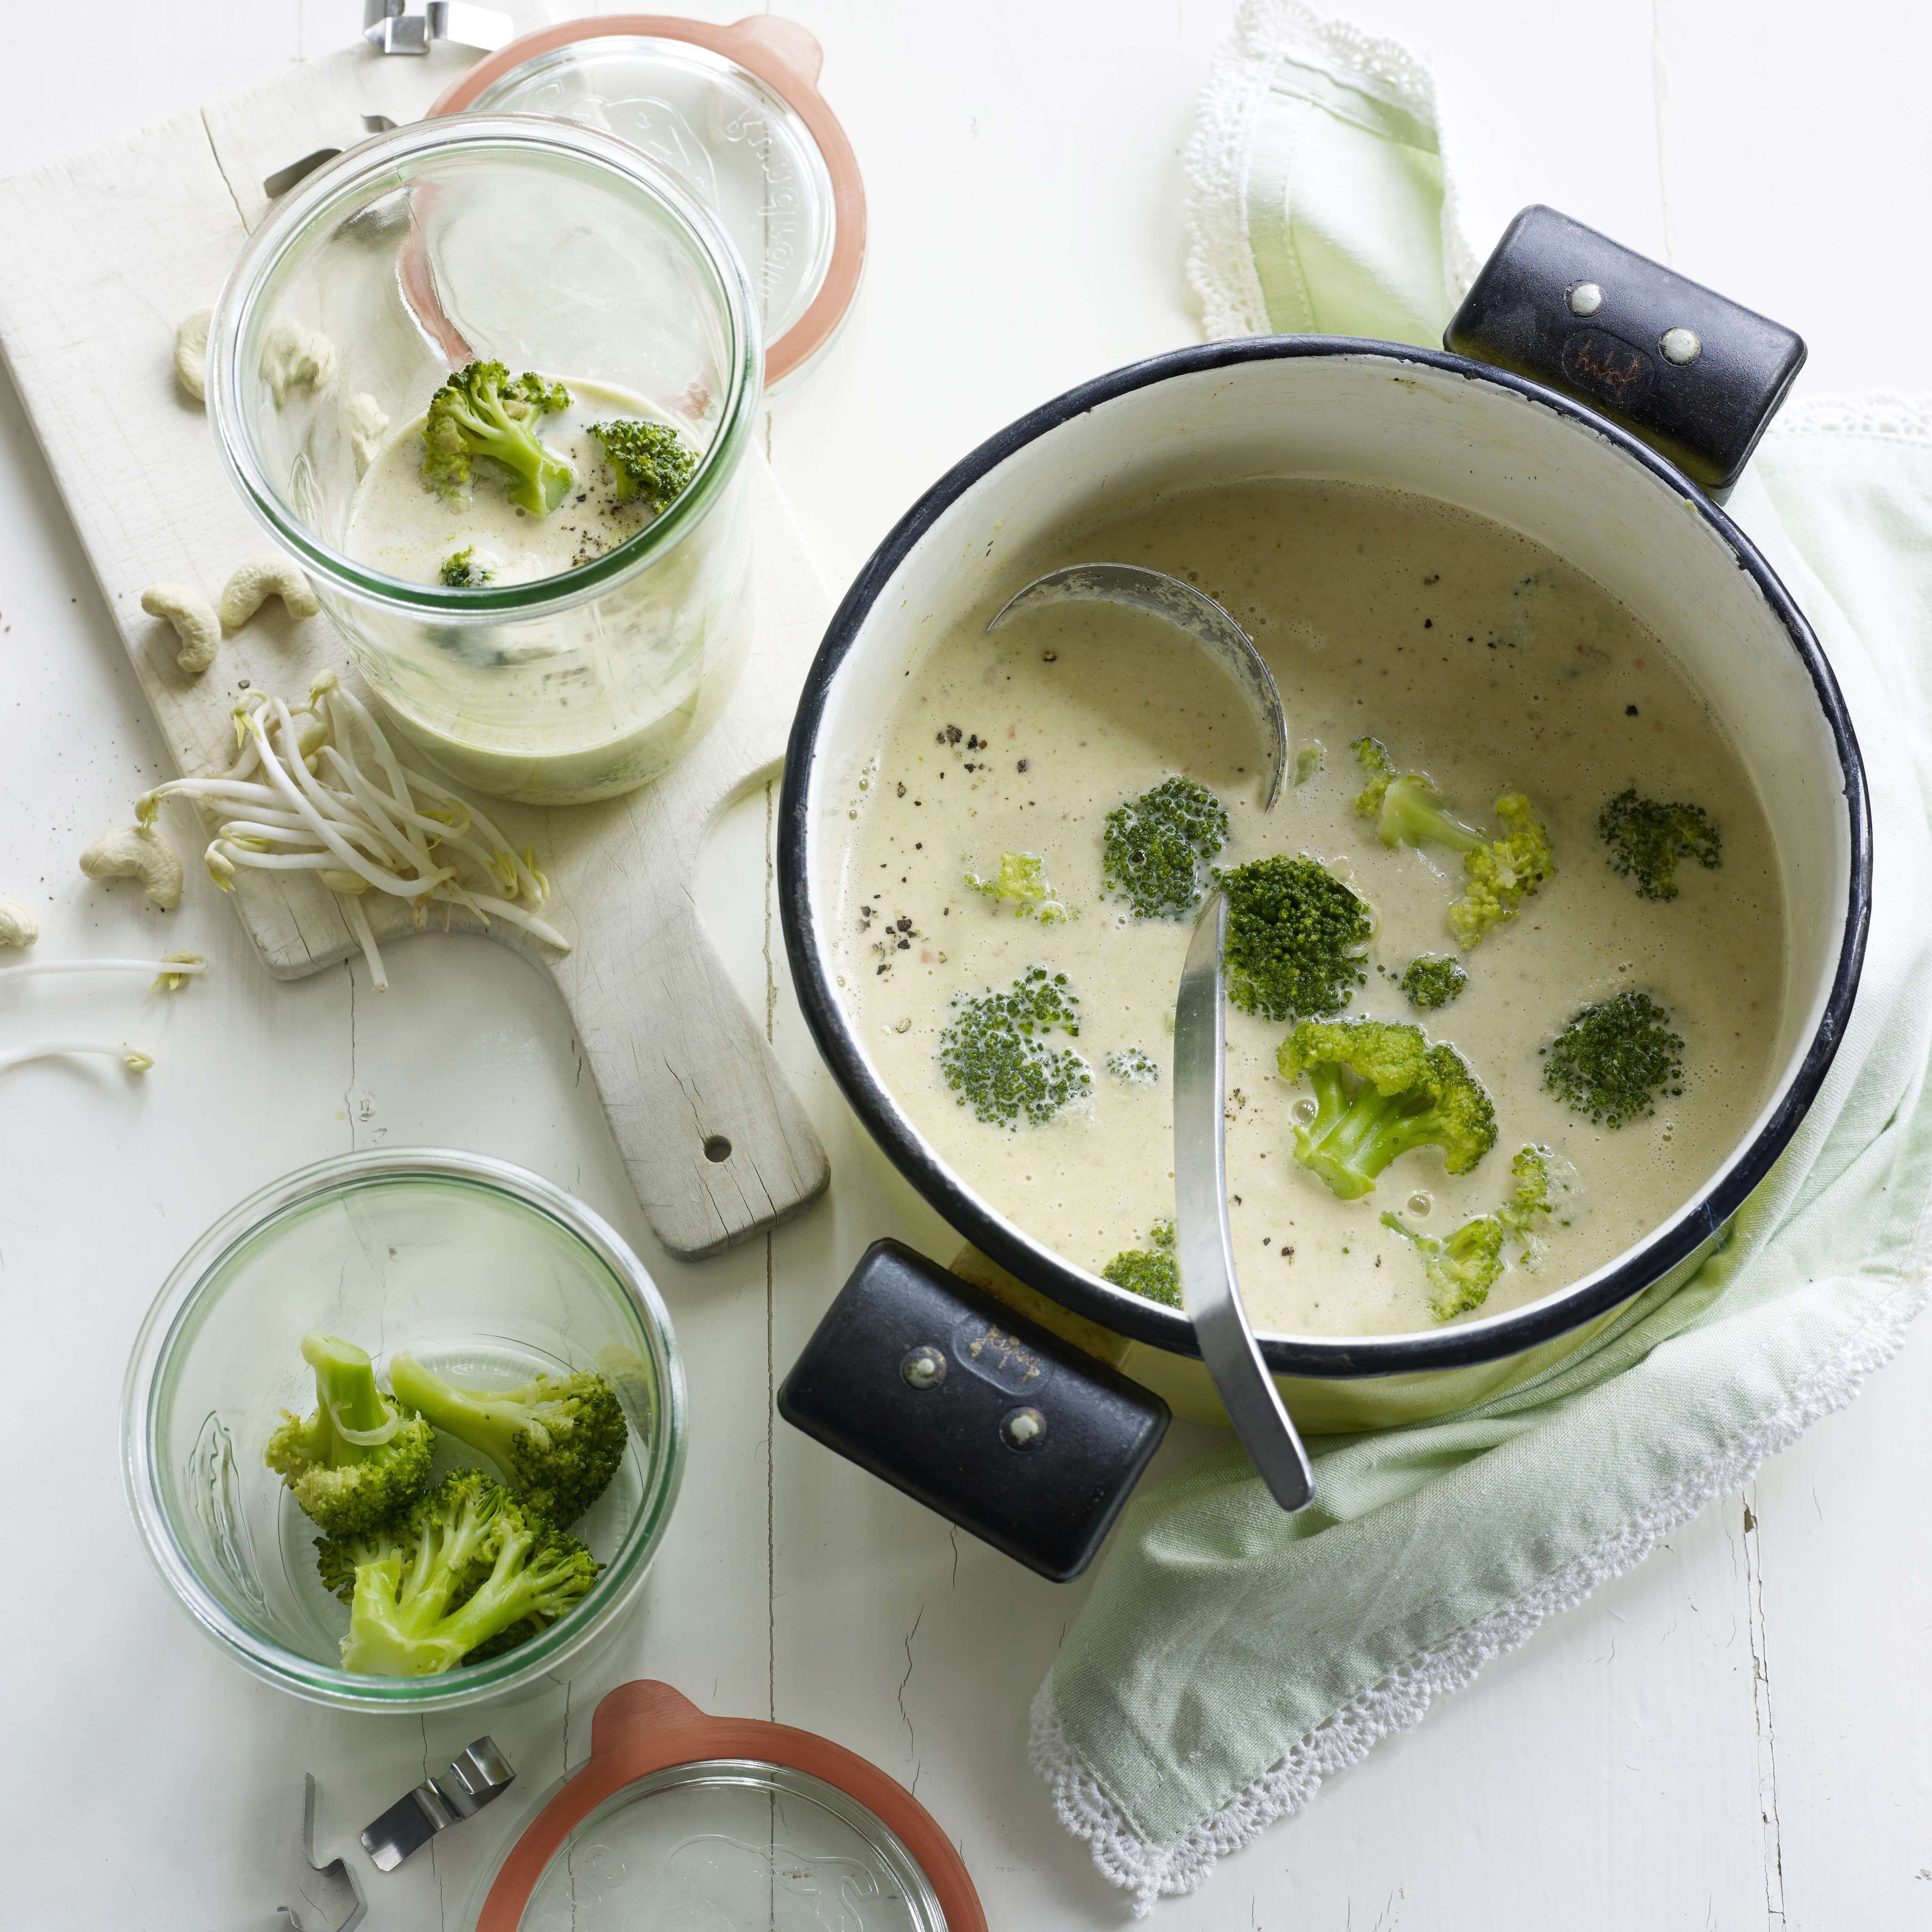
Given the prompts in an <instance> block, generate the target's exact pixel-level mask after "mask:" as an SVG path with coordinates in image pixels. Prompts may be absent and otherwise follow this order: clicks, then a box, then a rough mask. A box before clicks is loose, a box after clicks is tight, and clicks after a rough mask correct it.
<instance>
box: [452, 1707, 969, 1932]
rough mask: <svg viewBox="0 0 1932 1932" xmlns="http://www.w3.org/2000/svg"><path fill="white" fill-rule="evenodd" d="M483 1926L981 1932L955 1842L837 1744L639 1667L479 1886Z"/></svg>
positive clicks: (483, 1931) (505, 1929)
mask: <svg viewBox="0 0 1932 1932" xmlns="http://www.w3.org/2000/svg"><path fill="white" fill-rule="evenodd" d="M475 1924H476V1932H986V1912H985V1911H984V1909H983V1908H982V1906H981V1905H980V1899H979V1894H978V1893H977V1891H975V1890H974V1886H973V1881H972V1879H971V1877H970V1876H968V1873H967V1870H966V1867H965V1862H964V1861H962V1858H960V1855H959V1850H958V1849H957V1847H956V1846H955V1845H954V1844H953V1841H952V1840H951V1839H950V1838H947V1835H946V1834H945V1833H944V1832H943V1831H942V1830H941V1829H940V1827H939V1825H938V1821H937V1820H935V1819H934V1817H933V1816H932V1814H931V1813H930V1812H929V1811H927V1810H926V1808H925V1807H924V1806H923V1805H921V1804H920V1803H919V1801H918V1799H916V1798H914V1797H913V1795H912V1793H910V1792H909V1791H908V1790H906V1789H905V1787H904V1786H903V1785H901V1784H897V1783H895V1781H893V1780H892V1779H891V1778H888V1777H887V1776H886V1774H885V1773H884V1772H882V1771H881V1770H880V1769H879V1768H878V1767H877V1766H876V1765H874V1764H869V1763H867V1762H866V1760H865V1759H863V1758H862V1757H859V1756H857V1755H856V1754H855V1753H853V1752H851V1751H847V1750H846V1749H845V1748H844V1747H843V1746H842V1745H836V1744H834V1743H833V1742H832V1741H831V1739H829V1738H822V1737H819V1736H816V1735H814V1733H811V1732H810V1731H801V1730H793V1728H792V1727H790V1726H789V1725H786V1724H766V1723H764V1722H762V1721H760V1720H758V1719H756V1718H713V1717H709V1716H707V1715H706V1714H705V1713H704V1712H702V1711H700V1710H699V1709H697V1706H695V1705H694V1704H692V1703H691V1702H690V1701H689V1700H688V1699H686V1698H685V1697H681V1696H680V1695H679V1694H678V1693H677V1692H676V1691H674V1690H673V1689H672V1688H671V1687H670V1685H668V1684H660V1683H657V1682H653V1681H652V1680H651V1679H640V1680H638V1681H637V1682H634V1683H630V1684H622V1685H619V1686H618V1687H617V1688H616V1690H614V1691H610V1692H609V1693H607V1694H606V1695H605V1697H604V1698H603V1700H602V1701H601V1703H599V1704H598V1706H597V1709H596V1712H595V1715H593V1716H592V1719H591V1724H590V1757H589V1760H588V1761H587V1762H586V1763H585V1764H584V1766H583V1768H582V1769H580V1770H579V1771H577V1772H573V1773H572V1774H571V1775H570V1776H569V1777H568V1778H565V1780H564V1781H563V1782H562V1784H561V1785H560V1786H559V1787H556V1789H555V1790H553V1792H552V1793H550V1795H549V1796H547V1798H546V1799H544V1801H542V1804H541V1809H540V1810H539V1811H538V1812H537V1814H536V1815H535V1817H534V1818H532V1820H530V1821H529V1823H527V1824H526V1826H524V1828H523V1832H522V1835H520V1837H519V1838H517V1841H516V1842H515V1843H514V1844H512V1845H511V1847H510V1849H509V1850H508V1852H507V1853H506V1854H505V1856H504V1858H503V1861H502V1864H501V1865H500V1866H499V1867H498V1868H497V1870H496V1873H495V1874H494V1876H493V1877H492V1878H491V1879H490V1881H489V1884H488V1890H487V1894H486V1895H485V1897H484V1900H483V1903H482V1906H481V1911H480V1912H478V1915H477V1918H476V1921H475Z"/></svg>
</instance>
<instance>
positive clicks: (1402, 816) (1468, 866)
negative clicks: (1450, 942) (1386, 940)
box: [1349, 738, 1556, 950]
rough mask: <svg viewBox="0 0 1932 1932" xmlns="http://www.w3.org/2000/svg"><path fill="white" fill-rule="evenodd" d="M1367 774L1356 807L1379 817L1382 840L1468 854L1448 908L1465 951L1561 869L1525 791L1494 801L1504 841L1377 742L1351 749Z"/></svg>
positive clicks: (1360, 742)
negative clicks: (1470, 820) (1448, 806)
mask: <svg viewBox="0 0 1932 1932" xmlns="http://www.w3.org/2000/svg"><path fill="white" fill-rule="evenodd" d="M1349 748H1350V750H1352V751H1353V752H1354V753H1355V756H1356V757H1358V759H1359V760H1361V764H1362V767H1363V769H1364V770H1365V771H1367V772H1368V774H1369V782H1368V784H1367V787H1365V788H1364V790H1362V792H1361V793H1360V794H1359V795H1358V796H1357V798H1356V799H1355V809H1356V810H1357V811H1358V812H1360V813H1361V814H1362V816H1363V817H1364V818H1373V819H1374V820H1376V833H1377V835H1378V836H1379V838H1381V840H1382V843H1383V844H1385V845H1424V844H1432V845H1446V846H1448V847H1449V849H1450V850H1451V851H1454V852H1460V853H1462V855H1463V877H1464V878H1465V880H1467V882H1468V883H1467V884H1466V886H1465V887H1464V889H1463V896H1462V897H1461V898H1460V899H1458V900H1457V901H1456V903H1455V904H1454V905H1453V906H1451V907H1450V908H1449V926H1450V929H1451V932H1454V934H1455V935H1456V937H1457V940H1458V941H1460V942H1461V944H1462V945H1463V948H1464V950H1469V949H1472V948H1473V947H1478V946H1480V945H1481V944H1482V943H1483V941H1484V940H1485V939H1486V938H1488V936H1489V935H1490V933H1491V932H1493V930H1494V929H1496V927H1497V926H1501V925H1502V923H1503V922H1505V920H1506V919H1514V918H1515V917H1516V916H1517V913H1519V912H1520V911H1521V910H1523V901H1524V900H1525V899H1526V898H1529V895H1530V894H1531V893H1532V892H1535V890H1536V889H1537V888H1538V886H1541V885H1542V884H1543V883H1544V881H1545V880H1547V879H1549V878H1550V877H1553V875H1554V874H1555V873H1556V850H1555V848H1554V847H1553V846H1552V845H1551V844H1550V834H1549V832H1547V830H1546V829H1544V826H1543V825H1542V824H1541V822H1540V821H1539V820H1538V818H1537V817H1536V814H1535V809H1534V808H1533V807H1532V805H1531V804H1530V802H1529V799H1526V797H1524V796H1523V793H1521V792H1519V791H1512V792H1505V793H1504V794H1503V796H1502V797H1501V798H1499V799H1497V800H1496V816H1497V817H1499V819H1501V820H1502V824H1503V832H1502V837H1501V838H1496V839H1488V838H1484V835H1483V834H1482V833H1481V832H1478V831H1475V830H1474V829H1472V827H1470V826H1467V825H1465V824H1463V823H1462V822H1461V821H1460V820H1457V819H1454V818H1451V817H1450V816H1449V814H1448V812H1446V811H1444V810H1443V808H1442V799H1441V797H1440V796H1439V794H1438V793H1437V792H1436V787H1434V786H1433V784H1430V781H1428V779H1427V778H1425V777H1424V775H1422V774H1421V772H1398V771H1397V769H1396V768H1395V766H1394V763H1393V762H1392V761H1391V759H1390V757H1389V754H1388V749H1387V748H1386V747H1385V746H1384V745H1382V742H1380V740H1379V739H1374V738H1358V739H1356V740H1355V742H1354V743H1353V744H1352V745H1351V746H1350V747H1349Z"/></svg>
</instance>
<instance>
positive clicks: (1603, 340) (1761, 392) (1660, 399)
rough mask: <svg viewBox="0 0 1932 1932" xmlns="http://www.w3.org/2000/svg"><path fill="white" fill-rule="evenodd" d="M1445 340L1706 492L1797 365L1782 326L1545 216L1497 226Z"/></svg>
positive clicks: (1727, 472)
mask: <svg viewBox="0 0 1932 1932" xmlns="http://www.w3.org/2000/svg"><path fill="white" fill-rule="evenodd" d="M1442 342H1443V347H1445V348H1447V349H1450V350H1454V352H1455V353H1457V355H1459V356H1472V357H1473V358H1474V359H1475V360H1476V361H1478V362H1487V363H1488V364H1489V365H1490V366H1491V367H1492V368H1497V369H1508V370H1509V371H1512V372H1513V373H1514V374H1517V375H1519V376H1527V377H1530V378H1531V379H1532V380H1533V381H1535V382H1538V383H1544V384H1546V385H1547V386H1549V387H1550V388H1551V389H1560V390H1562V391H1563V392H1565V394H1566V395H1572V396H1574V397H1576V398H1577V399H1578V400H1579V401H1581V402H1584V403H1587V404H1589V406H1590V407H1591V408H1592V409H1593V410H1596V411H1597V412H1598V413H1599V414H1600V415H1602V416H1608V417H1609V418H1610V420H1611V421H1612V422H1614V423H1616V424H1618V425H1620V426H1621V427H1622V428H1625V429H1627V430H1628V431H1630V432H1631V434H1633V435H1634V436H1636V437H1639V438H1640V439H1641V440H1643V442H1645V443H1649V445H1650V446H1651V447H1652V449H1655V451H1656V452H1658V455H1661V456H1664V457H1667V458H1669V460H1670V461H1671V462H1673V463H1676V466H1678V468H1679V469H1681V470H1682V471H1683V472H1684V473H1685V475H1687V476H1688V477H1689V478H1691V481H1693V482H1694V483H1696V484H1699V485H1700V486H1701V487H1703V489H1704V490H1706V491H1708V492H1709V493H1710V494H1712V496H1722V495H1723V494H1724V493H1725V492H1726V491H1727V490H1729V489H1730V487H1731V485H1732V484H1733V483H1735V482H1736V481H1737V480H1738V476H1739V472H1741V471H1742V469H1743V468H1744V466H1745V463H1746V462H1747V461H1748V460H1749V458H1750V456H1751V452H1752V451H1753V450H1754V449H1756V448H1757V440H1758V438H1759V437H1761V436H1762V435H1763V434H1764V432H1765V430H1766V428H1767V426H1768V425H1769V423H1770V422H1771V419H1772V417H1773V416H1775V415H1776V414H1777V413H1778V405H1779V404H1781V403H1782V402H1783V401H1784V398H1785V395H1786V392H1787V391H1788V390H1789V389H1790V387H1791V384H1792V381H1793V378H1794V377H1796V375H1797V374H1798V372H1799V370H1800V369H1801V368H1803V367H1804V365H1805V343H1804V340H1803V338H1802V337H1800V336H1799V335H1796V334H1795V333H1794V332H1793V331H1791V330H1790V329H1787V328H1786V327H1784V325H1783V324H1782V323H1776V322H1773V321H1772V320H1770V319H1769V317H1765V316H1762V315H1759V314H1756V313H1755V312H1754V311H1752V310H1751V309H1748V308H1745V307H1744V306H1743V305H1742V304H1741V303H1738V302H1731V301H1729V300H1727V299H1726V298H1725V297H1724V296H1721V295H1717V294H1715V293H1713V292H1712V290H1709V289H1707V288H1705V287H1703V286H1702V285H1701V284H1698V283H1697V282H1694V281H1691V280H1690V279H1689V278H1688V276H1684V275H1679V274H1677V273H1676V271H1675V270H1674V269H1667V268H1665V267H1664V266H1662V264H1661V263H1657V262H1653V261H1652V260H1650V259H1649V257H1648V256H1645V255H1640V254H1637V252H1636V251H1635V250H1634V249H1630V248H1625V247H1624V246H1622V244H1621V243H1619V242H1613V241H1612V240H1611V239H1610V237H1609V236H1607V235H1599V234H1598V233H1597V231H1596V230H1595V229H1594V228H1586V227H1585V226H1583V223H1581V222H1580V221H1572V220H1571V219H1570V217H1569V216H1568V215H1567V214H1558V213H1557V211H1556V209H1555V208H1543V207H1531V208H1525V209H1524V210H1523V212H1522V213H1521V214H1519V215H1518V216H1517V217H1516V219H1515V220H1514V221H1512V222H1511V223H1510V225H1509V226H1508V228H1507V229H1505V230H1504V233H1503V238H1502V240H1501V241H1500V242H1498V243H1497V244H1496V249H1495V251H1494V252H1493V254H1491V255H1490V259H1489V260H1487V262H1485V263H1484V264H1483V266H1482V269H1481V272H1480V273H1478V275H1477V277H1476V279H1475V281H1474V282H1473V283H1472V284H1471V285H1470V289H1469V294H1468V295H1467V296H1465V297H1464V298H1463V305H1462V307H1461V308H1459V309H1458V310H1457V311H1456V313H1455V314H1454V316H1453V317H1451V319H1450V323H1449V326H1448V328H1447V329H1445V330H1444V331H1443V334H1442Z"/></svg>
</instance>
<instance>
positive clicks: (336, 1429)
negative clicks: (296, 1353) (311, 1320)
mask: <svg viewBox="0 0 1932 1932" xmlns="http://www.w3.org/2000/svg"><path fill="white" fill-rule="evenodd" d="M302 1359H303V1361H305V1362H307V1363H308V1365H309V1367H311V1368H312V1369H313V1370H314V1371H315V1399H316V1407H317V1410H318V1412H320V1415H321V1416H322V1418H323V1422H324V1424H325V1425H326V1427H327V1429H328V1431H329V1466H330V1467H331V1468H332V1469H345V1468H347V1466H349V1465H350V1463H360V1462H362V1461H364V1460H366V1459H367V1458H368V1457H370V1456H371V1455H373V1454H374V1453H375V1448H374V1447H373V1446H368V1447H365V1445H362V1444H361V1443H356V1442H350V1440H349V1439H348V1438H347V1436H344V1434H343V1433H342V1431H343V1430H344V1428H348V1429H353V1430H377V1429H380V1428H382V1427H383V1426H384V1424H386V1423H387V1422H388V1421H389V1419H390V1410H389V1404H388V1403H386V1402H385V1401H384V1400H383V1394H382V1391H380V1389H379V1388H377V1386H376V1372H375V1370H374V1367H372V1366H371V1363H370V1361H369V1357H368V1352H366V1351H365V1350H364V1349H359V1348H357V1347H356V1344H355V1343H353V1342H345V1341H344V1340H341V1337H338V1336H335V1335H323V1334H308V1335H305V1336H304V1337H302Z"/></svg>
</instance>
